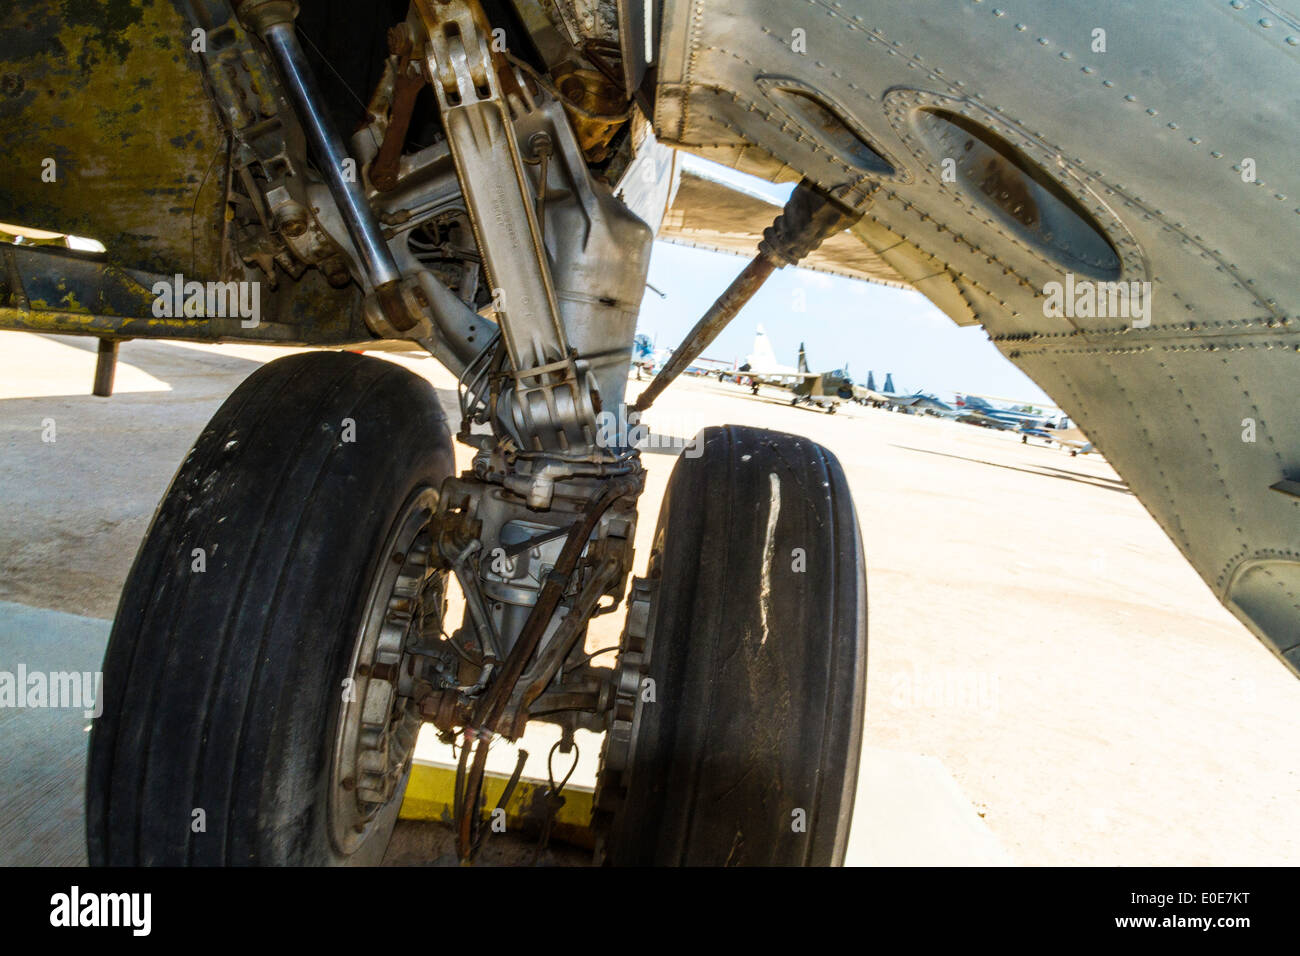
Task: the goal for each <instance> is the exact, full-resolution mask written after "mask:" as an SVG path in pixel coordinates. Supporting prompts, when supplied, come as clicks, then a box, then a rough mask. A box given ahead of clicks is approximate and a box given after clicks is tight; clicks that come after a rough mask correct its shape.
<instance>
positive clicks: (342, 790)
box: [328, 487, 443, 856]
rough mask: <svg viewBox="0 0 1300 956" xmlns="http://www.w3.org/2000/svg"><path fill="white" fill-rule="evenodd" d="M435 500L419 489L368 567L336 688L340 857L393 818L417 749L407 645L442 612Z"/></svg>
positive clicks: (335, 820) (333, 777) (335, 829)
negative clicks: (428, 617)
mask: <svg viewBox="0 0 1300 956" xmlns="http://www.w3.org/2000/svg"><path fill="white" fill-rule="evenodd" d="M437 504H438V493H437V491H435V490H434V489H432V488H427V487H426V488H421V489H418V490H417V491H415V492H414V493H413V494H412V495H411V497H410V498H408V499H407V502H406V505H405V506H404V507H403V508H402V510H401V512H400V513H399V516H398V518H397V520H396V521H395V522H394V524H393V528H392V530H391V531H390V533H389V536H388V539H387V541H386V542H385V544H384V547H383V548H382V549H381V551H380V552H379V558H378V567H377V568H375V570H374V571H373V572H372V574H373V578H374V580H373V583H372V584H371V587H370V592H369V594H368V595H367V598H366V604H365V610H364V613H363V615H362V618H361V626H360V628H359V630H358V633H357V637H356V640H355V641H354V642H353V647H352V655H351V660H350V661H349V665H348V670H347V672H346V676H345V681H344V686H343V687H342V688H341V689H340V693H341V697H342V702H341V705H340V709H339V717H338V723H337V728H336V731H335V739H334V748H333V754H332V759H331V761H330V787H329V806H328V818H329V831H330V838H331V841H332V842H333V844H334V847H335V849H336V850H337V851H338V852H339V853H341V854H343V855H345V856H352V855H354V854H356V853H357V852H358V851H359V850H360V849H361V848H362V846H363V845H365V844H366V843H367V842H368V841H370V840H371V838H372V837H375V836H376V835H378V834H380V832H381V831H383V830H387V829H389V828H391V826H392V825H393V823H394V822H395V821H396V810H397V809H398V807H397V806H395V804H396V803H397V798H398V797H399V796H400V793H401V791H402V789H403V785H404V783H405V780H406V775H407V772H408V769H409V766H410V761H411V756H412V754H413V753H414V750H415V739H416V736H417V734H418V733H419V730H420V724H421V719H420V714H419V710H418V707H417V706H416V704H415V701H414V697H413V690H414V686H413V685H414V677H413V676H412V668H411V667H410V664H409V660H408V657H409V655H407V654H405V653H404V648H405V647H406V646H407V638H408V635H409V634H410V633H411V631H412V629H413V628H416V629H418V628H420V627H422V626H423V623H424V617H425V614H426V612H427V611H429V610H436V611H437V612H438V613H439V614H440V613H441V611H442V599H443V588H442V583H443V575H442V574H441V573H440V572H435V571H434V570H433V568H432V567H431V561H430V555H431V553H432V549H431V539H430V537H429V523H430V520H431V519H432V517H433V514H434V512H435V511H436V509H437ZM349 681H350V683H349ZM385 840H386V837H385Z"/></svg>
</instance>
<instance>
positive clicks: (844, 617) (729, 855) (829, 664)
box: [602, 425, 867, 866]
mask: <svg viewBox="0 0 1300 956" xmlns="http://www.w3.org/2000/svg"><path fill="white" fill-rule="evenodd" d="M703 437H704V445H703V453H702V454H701V455H700V456H699V457H698V458H695V459H690V458H686V457H684V456H683V457H681V458H679V459H678V461H677V465H676V467H675V468H674V469H673V474H672V477H671V478H670V480H669V483H668V490H667V493H666V494H665V497H664V501H663V506H662V509H661V511H660V516H659V524H658V528H657V530H656V533H655V545H654V552H653V553H652V557H651V565H652V566H651V571H650V574H651V576H652V577H654V576H655V575H658V591H657V596H656V597H655V598H654V600H653V602H652V606H651V609H650V623H649V638H648V657H649V666H648V671H647V675H648V676H649V677H650V678H651V679H653V680H654V682H655V683H654V690H655V702H653V703H647V702H645V700H644V697H645V696H646V695H645V694H644V693H642V694H640V695H638V702H637V710H636V716H635V718H634V721H633V725H632V746H631V752H630V756H629V758H628V767H627V771H626V773H625V774H624V775H623V778H622V779H623V782H624V786H623V790H624V791H625V796H624V800H623V805H622V808H621V810H619V811H617V812H616V813H615V815H614V819H613V822H612V825H611V827H610V831H609V836H608V839H607V842H606V846H605V861H606V862H608V863H611V864H614V865H705V866H714V865H812V866H824V865H839V864H840V863H842V862H843V860H844V852H845V848H846V846H847V842H848V831H849V822H850V819H851V817H852V812H853V796H854V791H855V789H856V784H857V768H858V760H859V755H860V751H861V749H862V720H863V711H864V706H865V686H866V623H867V622H866V616H867V591H866V565H865V561H864V559H863V554H862V540H861V534H860V532H859V529H858V522H857V516H856V514H855V512H854V508H853V501H852V498H851V496H850V494H849V489H848V485H847V482H846V480H845V477H844V472H843V469H842V468H841V467H840V464H839V462H838V461H837V460H836V458H835V456H834V455H832V454H831V453H830V452H829V451H827V450H826V449H825V448H823V447H822V446H820V445H818V444H816V443H814V442H812V441H809V440H808V439H806V438H801V437H799V436H796V435H788V434H784V433H781V432H772V431H765V430H762V429H756V428H747V427H742V426H736V425H728V426H725V427H720V428H709V429H706V430H705V431H704V435H703ZM773 502H776V503H777V504H779V508H778V509H777V513H776V520H775V525H774V527H772V528H771V529H770V531H769V518H770V517H771V514H772V507H773ZM795 548H802V549H804V553H805V560H806V564H805V565H804V570H803V571H798V570H795V562H796V557H795V554H794V552H793V549H795ZM765 589H766V594H767V600H766V601H764V597H763V596H764V593H765ZM643 686H644V685H643ZM603 783H604V782H603V781H602V785H603ZM800 811H802V815H803V818H804V821H803V822H804V824H805V826H804V829H803V832H798V829H797V827H796V826H795V823H796V818H797V816H798V814H799V812H800Z"/></svg>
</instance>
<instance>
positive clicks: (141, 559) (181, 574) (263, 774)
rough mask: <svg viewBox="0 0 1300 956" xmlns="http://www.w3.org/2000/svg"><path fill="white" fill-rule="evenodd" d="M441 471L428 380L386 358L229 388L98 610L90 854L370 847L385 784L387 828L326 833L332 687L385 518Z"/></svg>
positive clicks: (356, 621)
mask: <svg viewBox="0 0 1300 956" xmlns="http://www.w3.org/2000/svg"><path fill="white" fill-rule="evenodd" d="M344 419H352V421H353V422H354V423H355V426H354V435H352V436H351V437H352V438H353V440H352V441H345V440H344V439H345V438H347V437H349V436H347V435H345V433H344V431H343V429H344V428H345V423H344ZM452 468H453V456H452V449H451V440H450V436H449V435H448V432H447V425H446V420H445V416H444V414H443V411H442V408H441V406H440V405H439V403H438V399H437V396H436V394H435V393H434V390H433V389H432V388H431V387H430V386H429V385H428V383H426V382H425V381H424V380H422V379H420V378H418V377H417V376H415V375H413V374H411V373H410V372H408V371H406V370H405V369H403V368H401V367H400V366H397V365H394V364H392V363H390V362H385V361H382V360H379V359H374V358H366V357H362V356H359V355H353V354H348V353H343V352H313V353H305V354H299V355H294V356H290V357H287V358H282V359H279V360H277V361H274V362H271V363H270V364H268V365H266V366H263V367H262V368H261V369H259V370H258V371H256V372H254V373H253V375H251V376H250V377H249V378H248V379H247V380H246V381H245V382H244V383H243V384H241V385H240V386H239V388H237V389H236V390H235V392H234V393H233V394H232V395H231V396H230V398H229V399H227V400H226V402H225V403H224V404H223V405H222V406H221V408H220V409H219V410H218V411H217V413H216V415H215V416H214V417H213V419H212V421H211V422H209V423H208V425H207V427H206V428H205V429H204V430H203V433H202V434H201V435H200V436H199V438H198V441H197V442H196V443H195V445H194V447H193V448H192V449H191V450H190V452H189V455H188V456H187V457H186V459H185V461H184V463H183V464H182V465H181V467H180V470H179V471H178V472H177V474H176V476H175V478H174V479H173V480H172V483H171V486H170V487H169V488H168V490H167V493H166V495H165V497H164V498H163V500H162V503H161V504H160V505H159V507H158V511H157V513H156V514H155V515H154V519H153V523H152V525H151V526H150V528H149V532H148V534H147V535H146V537H145V539H144V542H143V544H142V545H141V547H140V551H139V554H138V555H137V556H136V559H135V564H134V566H133V567H132V569H131V573H130V576H129V577H128V579H127V583H126V588H125V590H124V592H123V594H122V600H121V604H120V605H119V607H118V612H117V619H116V621H115V623H114V625H113V632H112V636H111V637H110V640H109V644H108V650H107V653H106V656H105V659H104V678H103V700H104V711H103V714H102V715H101V716H100V717H99V718H98V719H96V720H95V722H94V726H93V730H92V732H91V737H90V763H89V773H88V779H87V809H86V830H87V843H88V850H89V857H90V862H91V864H92V865H184V864H196V865H204V864H211V865H224V864H280V865H299V864H302V865H323V864H341V863H349V862H365V863H377V862H378V861H379V859H380V858H382V855H383V851H384V848H385V846H386V844H387V842H388V838H389V836H390V835H391V828H392V822H395V820H396V814H397V809H398V804H400V801H401V793H400V791H399V793H398V794H397V796H396V797H395V799H394V801H392V802H391V803H390V804H389V805H388V808H387V809H386V810H385V811H384V814H383V820H384V822H385V825H386V826H387V832H383V829H384V828H383V827H380V826H378V825H372V827H373V830H374V832H375V835H374V836H373V837H371V836H367V837H366V838H365V841H366V842H365V843H363V845H362V846H361V847H360V849H359V850H358V851H357V852H356V854H354V855H353V856H351V857H345V856H343V855H342V854H341V853H340V852H339V851H337V850H336V849H335V847H334V846H333V844H332V842H331V840H330V837H329V835H328V833H327V825H326V809H325V807H326V799H327V797H326V794H327V790H328V784H329V776H330V762H331V761H330V758H331V755H332V753H333V743H334V736H335V727H336V722H337V717H338V712H339V709H340V702H341V699H342V694H341V693H340V692H339V689H340V687H341V686H342V680H343V677H344V675H345V674H346V672H347V670H348V667H349V664H350V654H351V651H352V648H353V643H354V641H355V638H356V635H357V634H358V629H359V628H360V626H361V624H360V618H361V615H362V611H363V607H364V605H365V603H366V599H367V596H368V594H369V589H370V586H371V583H372V582H373V581H374V580H375V574H376V571H377V568H376V565H377V564H379V563H380V562H382V560H383V555H381V554H380V553H379V552H380V551H381V549H382V548H383V546H384V544H385V541H386V539H387V537H388V535H389V533H390V530H391V528H392V526H393V523H394V521H395V520H396V519H397V517H398V514H399V512H400V511H401V510H402V508H403V507H404V505H405V504H406V503H407V502H408V500H409V499H410V498H411V496H412V495H413V494H414V493H415V492H417V491H418V490H419V489H421V488H422V487H431V488H433V489H434V490H435V491H436V490H437V489H438V488H439V487H440V485H441V482H442V479H443V478H444V477H445V476H447V475H448V474H450V473H451V471H452ZM196 547H202V548H205V549H206V569H205V571H204V572H203V573H201V574H200V573H195V572H194V571H192V564H191V560H192V559H191V553H192V549H193V548H196ZM198 809H201V810H203V812H204V816H205V818H206V831H205V832H198V833H196V832H193V828H192V826H191V824H192V821H193V820H194V811H195V810H198ZM389 818H391V821H392V822H389ZM380 842H382V844H383V845H378V844H379V843H380Z"/></svg>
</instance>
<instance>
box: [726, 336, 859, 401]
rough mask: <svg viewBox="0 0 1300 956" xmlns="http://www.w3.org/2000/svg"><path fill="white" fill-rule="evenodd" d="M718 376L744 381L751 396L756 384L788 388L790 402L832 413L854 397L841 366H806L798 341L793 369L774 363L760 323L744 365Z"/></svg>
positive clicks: (774, 359) (847, 377)
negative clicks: (814, 368)
mask: <svg viewBox="0 0 1300 956" xmlns="http://www.w3.org/2000/svg"><path fill="white" fill-rule="evenodd" d="M718 377H719V378H720V379H725V378H735V379H737V380H747V381H748V383H749V390H750V391H751V392H752V393H753V394H755V395H757V394H758V387H759V386H760V385H774V386H776V387H778V388H788V389H790V391H791V392H793V393H794V397H793V398H791V399H790V404H791V405H815V406H817V407H819V408H824V409H826V411H827V412H829V413H830V414H832V415H833V414H835V409H836V408H837V407H838V406H839V404H840V403H841V402H844V401H848V400H849V399H852V398H853V397H854V389H853V380H852V379H851V378H849V376H848V374H847V372H846V371H845V370H844V369H839V368H837V369H835V370H834V371H831V372H814V371H812V370H811V369H809V368H808V353H807V351H806V350H805V348H804V344H803V343H802V342H800V343H799V361H798V364H797V365H796V366H795V367H794V368H791V367H790V366H788V365H782V364H781V363H780V362H778V361H777V359H776V353H775V352H774V351H773V349H772V343H771V341H770V340H769V339H768V337H767V333H766V332H764V331H763V327H762V326H761V325H760V326H759V327H758V330H757V332H756V333H755V335H754V351H752V352H751V353H750V354H749V355H748V356H746V358H745V364H744V365H742V366H740V368H738V369H736V371H735V372H734V373H730V374H728V373H720V374H719V376H718Z"/></svg>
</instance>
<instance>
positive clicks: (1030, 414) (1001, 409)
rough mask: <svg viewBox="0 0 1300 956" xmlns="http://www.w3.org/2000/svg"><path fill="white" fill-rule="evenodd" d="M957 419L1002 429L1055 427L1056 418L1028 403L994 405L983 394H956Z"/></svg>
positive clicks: (971, 423)
mask: <svg viewBox="0 0 1300 956" xmlns="http://www.w3.org/2000/svg"><path fill="white" fill-rule="evenodd" d="M957 409H958V416H957V420H958V421H961V422H966V423H967V424H970V425H981V426H983V427H985V428H997V429H999V430H1002V431H1017V430H1019V431H1024V430H1026V429H1044V428H1055V427H1056V418H1055V417H1053V416H1051V415H1047V414H1045V413H1044V412H1041V411H1039V410H1038V409H1037V408H1036V407H1034V406H1032V405H1029V404H1013V405H1010V406H1005V405H1003V406H999V405H994V404H993V403H992V402H990V401H989V400H988V398H987V397H985V396H983V395H962V394H960V393H959V394H958V395H957Z"/></svg>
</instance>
